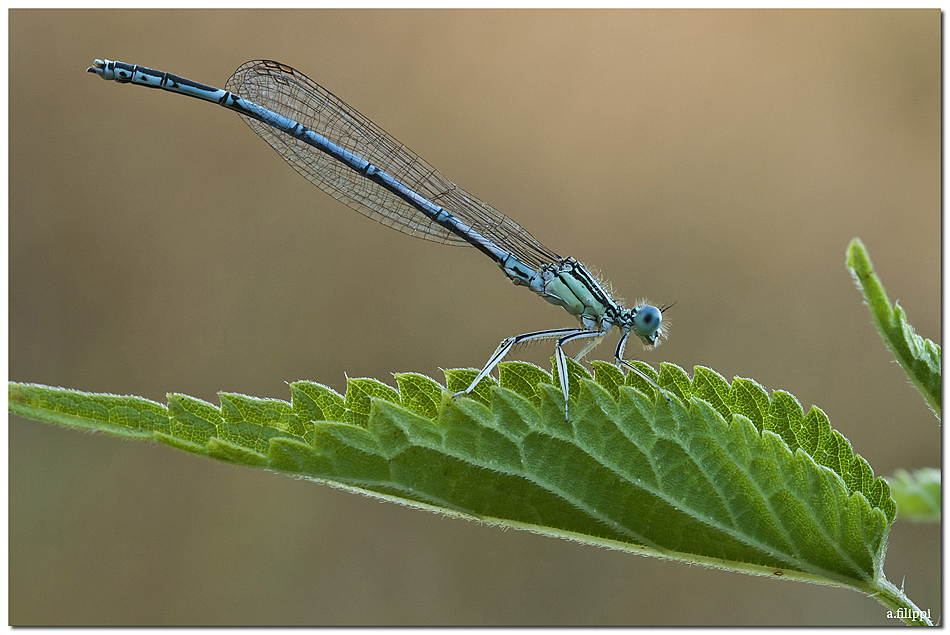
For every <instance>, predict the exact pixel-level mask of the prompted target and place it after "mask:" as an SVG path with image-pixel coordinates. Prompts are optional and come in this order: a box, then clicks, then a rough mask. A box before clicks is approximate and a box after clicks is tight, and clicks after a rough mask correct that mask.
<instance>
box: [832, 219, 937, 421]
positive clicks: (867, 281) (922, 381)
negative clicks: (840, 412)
mask: <svg viewBox="0 0 950 635" xmlns="http://www.w3.org/2000/svg"><path fill="white" fill-rule="evenodd" d="M846 264H847V266H848V268H849V269H850V270H851V275H852V276H853V277H854V280H855V282H856V283H857V285H858V287H859V288H860V289H861V291H862V293H864V298H865V301H866V302H867V305H868V308H869V309H870V310H871V319H872V320H873V322H874V325H875V326H876V327H877V330H878V333H880V335H881V339H882V340H884V343H885V344H886V345H887V347H888V348H889V349H890V351H891V353H892V354H893V355H894V358H895V359H897V361H898V362H899V363H900V365H901V367H902V368H903V369H904V372H905V373H907V377H908V378H910V380H911V381H912V382H913V383H914V385H915V386H916V387H917V390H918V391H920V394H921V395H922V396H923V398H924V400H925V401H926V402H927V405H928V406H929V407H930V409H931V410H932V411H933V413H934V414H935V415H936V416H937V418H938V419H939V418H940V392H941V376H940V345H939V344H934V343H933V342H932V341H930V340H929V339H925V338H922V337H920V336H919V335H917V333H916V332H915V331H914V328H913V327H912V326H911V325H910V324H909V323H908V322H907V316H906V315H905V314H904V310H903V309H902V308H901V306H900V304H897V303H895V304H894V306H893V307H891V304H890V300H888V298H887V292H886V291H885V290H884V285H882V284H881V281H880V280H879V279H878V277H877V274H875V273H874V267H873V266H872V265H871V258H870V256H869V255H868V252H867V249H866V248H865V247H864V243H862V242H861V240H860V239H858V238H854V239H852V240H851V243H850V244H849V245H848V257H847V261H846Z"/></svg>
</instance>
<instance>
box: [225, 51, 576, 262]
mask: <svg viewBox="0 0 950 635" xmlns="http://www.w3.org/2000/svg"><path fill="white" fill-rule="evenodd" d="M226 88H227V90H229V91H231V92H232V93H235V94H236V95H238V96H240V97H243V98H244V99H247V100H249V101H252V102H254V103H256V104H258V105H260V106H264V107H265V108H268V109H270V110H273V111H274V112H277V113H279V114H281V115H283V116H285V117H288V118H290V119H293V120H294V121H297V122H299V123H302V124H303V125H305V126H307V127H308V128H310V129H311V130H313V131H314V132H316V133H317V134H320V135H322V136H324V137H326V138H327V139H329V140H330V141H332V142H333V143H335V144H337V145H339V146H341V147H343V148H346V149H347V150H349V151H350V152H353V153H354V154H356V155H358V156H359V157H361V158H363V159H365V160H367V161H369V162H370V163H372V164H374V165H375V166H377V167H378V168H380V169H381V170H383V171H385V172H387V173H388V174H390V175H391V176H393V177H395V178H396V179H398V180H399V181H402V182H403V183H404V184H405V185H407V186H408V187H409V188H410V189H412V190H414V191H416V192H417V193H419V194H421V195H422V196H424V197H426V198H427V199H429V200H430V201H432V202H433V203H435V204H436V205H440V206H442V207H443V208H445V209H446V210H447V211H448V212H449V213H451V214H453V215H455V216H457V217H458V218H460V219H462V220H463V221H464V222H465V223H466V224H468V225H470V226H471V227H472V228H473V229H475V230H476V231H478V232H479V233H481V234H482V235H483V236H486V237H488V238H489V239H491V240H492V241H493V242H495V243H496V244H497V245H499V246H501V247H503V248H505V249H507V250H508V251H510V252H512V253H513V254H515V255H516V256H517V257H518V258H519V259H522V260H523V261H524V262H525V263H526V264H528V265H532V266H535V267H538V266H540V265H542V264H546V263H549V262H553V261H555V260H557V259H558V255H557V254H555V253H554V252H552V251H551V250H550V249H548V248H547V247H545V246H544V245H542V244H541V243H539V242H538V241H537V240H536V239H535V238H534V237H533V236H532V235H531V234H529V233H528V232H527V231H525V230H524V229H523V228H522V227H521V226H520V225H518V224H517V223H515V222H514V221H512V220H511V219H510V218H508V217H507V216H505V215H504V214H503V213H501V212H499V211H498V210H496V209H495V208H493V207H492V206H491V205H489V204H488V203H485V202H483V201H481V200H479V199H477V198H475V197H474V196H472V195H471V194H469V193H468V192H466V191H465V190H463V189H461V188H460V187H458V186H457V185H455V184H454V183H452V181H450V180H448V179H447V178H445V176H444V175H443V174H442V173H441V172H439V171H438V170H436V169H435V168H434V167H432V166H431V165H430V164H429V163H428V162H426V161H425V160H424V159H422V158H421V157H419V155H417V154H416V153H414V152H413V151H411V150H410V149H409V148H407V147H405V146H404V145H402V144H401V143H400V142H399V141H397V140H396V139H394V138H393V137H392V136H391V135H389V134H388V133H387V132H386V131H384V130H383V129H382V128H380V127H379V126H377V125H376V124H374V123H373V122H372V121H370V120H369V119H367V118H366V117H364V116H363V115H361V114H360V113H359V112H357V111H356V110H355V109H353V108H351V107H350V106H348V105H347V104H346V103H344V102H343V101H342V100H340V99H339V98H338V97H336V96H334V95H333V94H332V93H330V92H329V91H327V90H326V89H325V88H323V87H321V86H319V85H318V84H316V83H315V82H313V81H312V80H310V79H308V78H307V77H306V76H305V75H303V74H302V73H300V72H299V71H296V70H294V69H293V68H291V67H289V66H286V65H284V64H280V63H278V62H272V61H260V60H258V61H252V62H247V63H245V64H243V65H242V66H241V67H240V68H238V69H237V71H235V73H234V75H232V76H231V78H230V79H229V80H228V82H227V85H226ZM242 118H243V119H244V121H245V122H246V123H247V125H249V126H250V127H251V129H252V130H254V132H256V133H257V134H258V135H260V136H261V138H263V139H264V140H265V141H266V142H267V143H269V144H270V145H271V147H273V148H274V149H275V150H277V152H278V154H280V156H282V157H283V158H284V160H285V161H287V163H289V164H290V165H291V166H292V167H293V168H294V169H295V170H296V171H297V172H299V173H300V174H301V175H302V176H303V177H304V178H306V179H307V180H308V181H310V182H311V183H313V184H314V185H316V186H317V187H319V188H320V189H321V190H323V191H324V192H326V193H327V194H329V195H330V196H332V197H334V198H335V199H337V200H338V201H340V202H342V203H345V204H346V205H348V206H349V207H352V208H353V209H355V210H356V211H358V212H360V213H361V214H363V215H364V216H368V217H369V218H372V219H373V220H375V221H377V222H379V223H382V224H383V225H387V226H389V227H392V228H393V229H398V230H399V231H401V232H403V233H404V234H409V235H410V236H418V237H419V238H425V239H426V240H432V241H435V242H439V243H445V244H449V245H468V244H469V243H467V242H466V241H465V240H464V239H463V238H462V237H461V236H458V235H457V234H455V233H454V232H452V231H450V230H449V229H446V228H445V227H443V226H441V225H439V224H437V223H435V222H433V221H431V220H430V219H429V218H428V217H427V216H426V215H425V214H423V213H422V212H420V211H419V210H418V209H416V208H415V207H413V206H412V205H410V204H409V203H407V202H406V201H404V200H403V199H401V198H399V197H398V196H396V195H395V194H393V193H392V192H390V191H389V190H387V189H385V188H383V187H381V186H379V185H378V184H376V183H375V182H373V181H371V180H369V179H366V178H364V177H363V176H361V175H360V174H358V173H357V172H356V171H354V170H353V169H351V168H349V167H348V166H346V165H344V164H342V163H339V162H338V161H336V160H335V159H333V158H332V157H330V156H329V155H327V154H325V153H323V152H320V151H318V150H316V149H314V148H313V147H311V146H309V145H307V144H306V143H304V142H303V141H300V140H298V139H296V138H294V137H291V136H290V135H288V134H285V133H283V132H281V131H279V130H277V129H275V128H272V127H270V126H268V125H267V124H264V123H262V122H260V121H257V120H256V119H252V118H249V117H245V116H243V115H242Z"/></svg>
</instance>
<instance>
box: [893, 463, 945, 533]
mask: <svg viewBox="0 0 950 635" xmlns="http://www.w3.org/2000/svg"><path fill="white" fill-rule="evenodd" d="M887 482H888V484H889V485H890V487H891V494H892V495H893V496H894V500H896V501H897V513H898V516H899V517H900V518H901V519H902V520H911V521H915V522H926V523H939V522H940V470H937V469H934V468H932V467H925V468H922V469H919V470H914V471H913V472H907V471H906V470H897V472H895V473H894V476H893V477H891V478H888V479H887Z"/></svg>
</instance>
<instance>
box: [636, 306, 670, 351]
mask: <svg viewBox="0 0 950 635" xmlns="http://www.w3.org/2000/svg"><path fill="white" fill-rule="evenodd" d="M662 321H663V314H661V313H660V310H659V309H658V308H656V307H655V306H650V305H646V306H642V307H640V310H639V311H637V314H636V316H634V318H633V332H634V333H635V334H636V335H637V337H639V338H640V339H641V340H643V342H644V343H647V344H652V343H653V342H655V341H656V332H657V331H658V330H659V328H660V322H662Z"/></svg>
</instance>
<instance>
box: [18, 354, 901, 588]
mask: <svg viewBox="0 0 950 635" xmlns="http://www.w3.org/2000/svg"><path fill="white" fill-rule="evenodd" d="M638 367H639V366H638ZM568 371H569V373H570V377H569V380H570V382H571V387H572V391H571V393H570V394H571V404H570V414H571V420H570V422H565V421H564V398H563V396H562V394H561V392H560V388H559V382H558V379H557V376H556V373H555V375H554V376H551V375H548V374H547V373H546V372H544V371H543V370H541V369H539V368H537V367H536V366H533V365H530V364H525V363H521V362H509V363H507V364H503V365H502V366H501V369H500V377H501V381H500V384H498V385H496V384H495V382H494V381H486V382H483V385H484V387H483V386H482V385H480V386H479V387H478V388H477V389H476V390H475V391H474V392H473V396H472V398H461V399H454V398H453V397H452V396H451V393H450V392H446V391H445V389H443V388H442V386H440V385H439V384H438V383H436V382H435V381H433V380H432V379H429V378H428V377H424V376H422V375H417V374H412V373H408V374H400V375H396V381H397V383H398V386H399V390H398V391H397V390H395V389H393V388H392V387H390V386H386V385H385V384H382V383H380V382H378V381H375V380H372V379H350V380H349V381H348V382H347V393H346V395H345V396H341V395H338V394H336V393H335V392H333V391H332V390H330V389H329V388H327V387H325V386H321V385H320V384H314V383H311V382H295V383H293V384H291V386H290V387H291V393H292V397H293V400H292V401H291V402H289V403H288V402H284V401H280V400H274V399H256V398H253V397H247V396H243V395H235V394H231V393H221V394H220V400H221V406H220V408H217V407H215V406H213V405H211V404H208V403H206V402H203V401H200V400H197V399H192V398H189V397H184V396H182V395H169V397H168V399H169V406H168V408H167V409H166V408H164V407H163V406H161V405H159V404H156V403H154V402H151V401H148V400H145V399H139V398H136V397H118V396H114V395H100V394H90V393H80V392H76V391H70V390H64V389H61V388H48V387H45V386H37V385H32V384H17V383H10V385H9V404H10V410H11V412H14V413H16V414H20V415H23V416H26V417H30V418H33V419H38V420H41V421H48V422H51V423H58V424H60V425H66V426H75V427H83V428H94V429H101V430H104V431H107V432H110V433H111V434H120V435H124V436H130V437H145V438H152V439H154V440H156V441H159V442H161V443H166V444H169V445H172V446H174V447H177V448H179V449H183V450H187V451H189V452H193V453H195V454H203V455H205V456H209V457H212V458H217V459H220V460H224V461H228V462H231V463H239V464H244V465H248V466H253V467H265V468H267V469H270V470H275V471H279V472H284V473H288V474H292V475H294V476H299V477H304V478H309V479H312V480H315V481H321V482H332V483H335V484H337V485H338V486H342V487H344V488H349V489H352V490H355V491H359V492H361V493H364V494H369V495H373V496H378V497H381V498H384V499H388V500H393V501H396V502H400V503H403V504H407V505H412V506H416V507H422V508H425V509H429V510H434V511H438V512H440V513H444V514H450V515H457V516H462V517H466V518H473V519H478V520H480V521H484V522H489V523H497V524H500V525H504V526H508V527H515V528H520V529H529V530H532V531H535V532H538V533H543V534H548V535H552V536H558V537H563V538H570V539H573V540H577V541H581V542H586V543H589V544H595V545H601V546H608V547H612V548H615V549H622V550H625V551H630V552H633V553H639V554H644V555H652V556H657V557H662V558H670V559H675V560H681V561H684V562H690V563H697V564H702V565H705V566H711V567H718V568H723V569H728V570H733V571H741V572H746V573H754V574H759V575H768V576H773V577H784V578H791V579H798V580H805V581H810V582H818V583H823V584H833V585H839V586H847V587H851V588H855V589H857V590H860V591H862V592H864V593H868V594H871V595H875V596H876V597H877V598H878V599H879V600H880V601H881V602H882V603H885V604H887V605H888V606H897V607H900V606H905V607H906V606H910V607H912V606H913V605H912V604H911V603H910V601H909V600H907V599H906V598H905V597H904V596H903V594H901V593H900V591H899V590H897V589H896V588H895V587H893V585H889V583H887V581H886V580H885V579H884V575H883V563H884V551H885V548H886V544H887V533H888V530H889V528H890V525H891V523H892V522H893V520H894V516H895V513H896V504H895V502H894V500H893V499H892V498H891V497H890V489H889V487H888V485H887V483H886V482H885V481H884V480H883V479H881V478H875V477H874V475H873V473H872V471H871V468H870V467H869V466H868V464H867V462H866V461H864V459H863V458H861V457H860V456H857V455H855V454H854V452H853V451H852V449H851V445H850V443H849V442H848V440H847V439H845V438H844V437H843V436H842V435H841V434H840V433H838V432H836V431H835V430H833V429H832V428H831V424H830V422H829V421H828V418H827V417H826V416H825V414H824V413H823V412H822V411H821V410H819V409H818V408H814V407H813V408H812V409H811V410H810V411H809V412H808V414H807V415H806V414H805V413H804V412H803V411H802V408H801V406H800V405H799V403H798V401H797V400H796V399H795V398H794V397H793V396H792V395H789V394H788V393H785V392H782V391H776V392H775V393H774V394H773V396H772V397H771V398H770V397H769V396H768V394H767V393H766V391H765V390H764V389H763V388H762V387H761V386H759V385H758V384H756V383H755V382H753V381H751V380H748V379H736V380H734V381H733V382H732V383H731V384H730V383H729V382H727V381H726V380H725V379H724V378H723V377H722V376H720V375H719V374H717V373H715V372H714V371H712V370H710V369H708V368H702V367H697V368H696V369H695V371H694V376H693V377H692V378H690V377H689V375H688V374H687V373H686V372H685V371H683V369H681V368H679V367H677V366H674V365H671V364H663V366H662V367H661V369H660V372H659V373H656V371H654V370H653V369H652V368H649V367H646V368H644V372H646V373H648V374H649V375H650V376H652V377H656V378H657V380H658V383H659V384H660V385H661V386H662V387H663V388H664V389H665V390H666V391H667V392H669V393H670V394H671V401H667V399H665V398H663V397H658V396H657V395H656V394H655V390H654V389H653V388H652V387H651V386H649V384H647V383H646V382H643V384H644V388H645V390H647V392H646V393H644V392H641V391H639V390H636V389H634V388H633V387H631V385H629V384H631V383H633V384H637V382H638V380H639V381H642V379H640V378H634V379H631V378H630V375H635V374H634V373H628V374H627V376H626V378H625V377H624V376H623V375H622V374H621V373H620V372H619V371H618V370H616V368H613V367H611V366H609V365H607V364H594V375H593V377H592V376H591V375H590V374H589V373H588V372H587V371H586V370H584V369H583V368H582V367H581V366H580V365H579V364H576V363H573V361H569V364H568ZM472 377H474V371H467V370H454V371H446V378H447V383H448V385H449V386H450V388H451V390H453V391H455V390H456V389H460V388H459V386H461V387H462V388H464V387H467V383H466V382H468V381H471V378H472ZM638 385H639V384H638Z"/></svg>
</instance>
